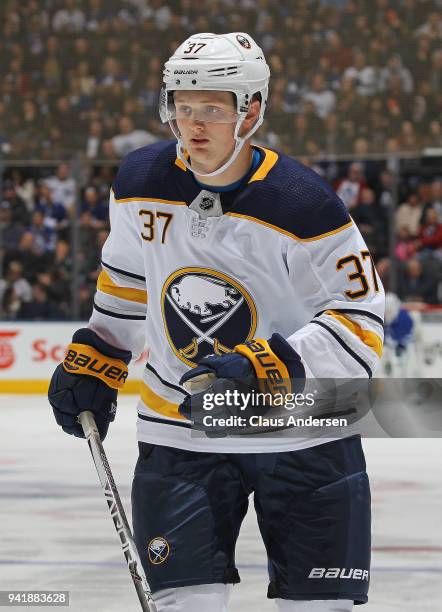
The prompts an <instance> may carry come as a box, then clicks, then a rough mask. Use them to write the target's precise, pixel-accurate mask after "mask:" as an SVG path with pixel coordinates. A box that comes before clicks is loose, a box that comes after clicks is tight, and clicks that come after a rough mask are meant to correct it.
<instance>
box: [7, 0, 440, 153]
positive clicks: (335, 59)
mask: <svg viewBox="0 0 442 612" xmlns="http://www.w3.org/2000/svg"><path fill="white" fill-rule="evenodd" d="M227 31H248V32H250V33H253V35H254V37H255V38H256V40H257V42H258V43H259V44H260V45H261V46H262V48H263V50H264V52H265V54H266V57H267V60H268V63H269V64H270V67H271V71H272V82H271V89H270V98H269V105H268V110H267V114H266V122H265V124H264V126H263V128H262V129H261V130H260V132H259V138H260V140H261V142H262V144H267V145H269V146H275V147H277V148H279V149H281V150H283V151H284V152H286V153H289V154H292V155H302V154H306V155H310V156H317V155H324V154H355V155H358V156H360V157H363V156H364V155H366V154H367V153H382V152H386V151H390V152H394V151H403V152H418V151H422V150H424V149H427V148H435V147H441V146H442V131H441V126H440V117H441V114H442V113H441V111H442V93H441V91H442V88H441V83H442V44H441V42H442V11H441V1H440V0H296V2H293V0H278V2H275V1H274V0H207V1H206V2H204V3H198V2H193V1H192V0H167V1H163V0H2V2H1V3H0V32H1V35H0V74H1V77H2V78H1V79H0V155H3V156H6V157H7V158H9V159H25V158H38V159H52V160H53V159H68V158H69V157H70V156H71V155H72V153H73V152H77V151H82V152H83V153H84V154H85V155H86V156H87V157H88V158H90V159H115V158H119V157H121V156H123V155H124V154H125V153H127V152H128V151H129V150H131V149H133V148H136V147H139V146H142V145H144V144H148V143H151V142H153V141H155V140H157V139H162V138H164V137H168V134H169V131H168V127H167V126H164V125H162V124H160V122H159V119H158V112H157V105H158V92H159V89H160V85H161V72H162V66H163V62H164V60H165V59H166V58H167V57H168V56H169V55H170V54H171V53H172V51H173V50H174V49H175V48H176V47H177V46H178V44H179V43H181V42H182V41H183V40H184V39H185V38H186V37H188V36H189V35H190V34H192V33H194V32H217V33H220V32H227Z"/></svg>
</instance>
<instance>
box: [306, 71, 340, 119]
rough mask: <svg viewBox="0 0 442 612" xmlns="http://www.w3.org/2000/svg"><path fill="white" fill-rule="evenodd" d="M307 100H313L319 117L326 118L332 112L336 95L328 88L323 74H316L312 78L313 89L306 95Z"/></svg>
mask: <svg viewBox="0 0 442 612" xmlns="http://www.w3.org/2000/svg"><path fill="white" fill-rule="evenodd" d="M304 100H305V101H306V102H313V104H314V107H315V109H316V113H317V114H318V117H320V118H321V119H324V118H325V117H326V116H327V115H328V113H330V112H332V111H333V109H334V107H335V103H336V96H335V94H334V93H333V92H332V91H331V89H328V88H327V86H326V83H325V80H324V77H323V75H322V74H315V75H314V77H313V78H312V82H311V89H310V90H309V91H307V93H306V94H305V96H304Z"/></svg>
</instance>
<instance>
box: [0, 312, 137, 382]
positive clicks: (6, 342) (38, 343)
mask: <svg viewBox="0 0 442 612" xmlns="http://www.w3.org/2000/svg"><path fill="white" fill-rule="evenodd" d="M82 325H83V326H84V325H85V324H84V323H79V322H78V321H73V322H70V323H21V322H17V323H1V322H0V391H5V392H23V393H29V392H30V393H33V392H35V393H38V392H45V391H46V389H47V385H48V382H49V379H50V377H51V375H52V372H53V371H54V368H55V366H56V365H57V364H58V363H60V362H61V361H62V360H63V357H64V354H65V351H66V347H67V345H68V344H69V342H70V341H71V338H72V334H73V333H74V331H75V330H76V329H78V328H79V327H81V326H82ZM146 360H147V352H145V353H143V354H142V355H141V357H140V358H139V359H138V360H136V361H133V362H132V363H131V364H130V365H129V379H128V381H127V383H126V386H127V389H126V390H127V391H129V392H136V390H137V389H136V386H137V384H138V383H139V380H140V379H141V373H142V370H143V366H144V364H145V363H146Z"/></svg>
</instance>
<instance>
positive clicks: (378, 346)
mask: <svg viewBox="0 0 442 612" xmlns="http://www.w3.org/2000/svg"><path fill="white" fill-rule="evenodd" d="M325 314H328V315H330V316H331V317H334V318H335V319H337V320H338V321H339V323H341V325H345V327H346V328H347V329H348V330H350V331H351V333H352V334H354V335H355V336H357V337H358V338H359V340H360V341H361V342H363V343H364V344H365V345H366V346H368V347H369V348H371V349H372V350H373V351H374V352H375V353H376V355H377V356H378V357H379V359H380V358H381V357H382V347H383V342H382V339H381V338H380V337H379V336H378V335H377V334H376V333H375V332H373V331H369V330H368V329H363V328H362V327H361V326H360V325H359V324H358V323H355V322H354V321H351V320H350V319H349V318H348V317H346V316H345V315H343V314H339V313H338V312H335V311H334V310H326V311H325Z"/></svg>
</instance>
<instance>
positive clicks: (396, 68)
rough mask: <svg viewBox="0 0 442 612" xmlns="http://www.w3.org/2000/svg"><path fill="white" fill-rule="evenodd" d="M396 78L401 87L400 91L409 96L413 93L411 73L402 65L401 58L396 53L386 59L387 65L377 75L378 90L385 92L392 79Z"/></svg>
mask: <svg viewBox="0 0 442 612" xmlns="http://www.w3.org/2000/svg"><path fill="white" fill-rule="evenodd" d="M394 76H397V77H398V78H399V80H400V83H401V85H402V91H404V92H405V93H407V94H409V93H411V92H412V91H413V77H412V76H411V72H410V71H409V70H408V68H406V67H405V66H404V65H403V63H402V58H401V56H400V55H399V54H398V53H395V54H393V55H391V56H390V57H389V58H388V61H387V65H386V66H385V68H382V70H381V72H380V75H379V88H380V89H381V90H386V89H388V88H389V84H390V83H391V79H392V77H394Z"/></svg>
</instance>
